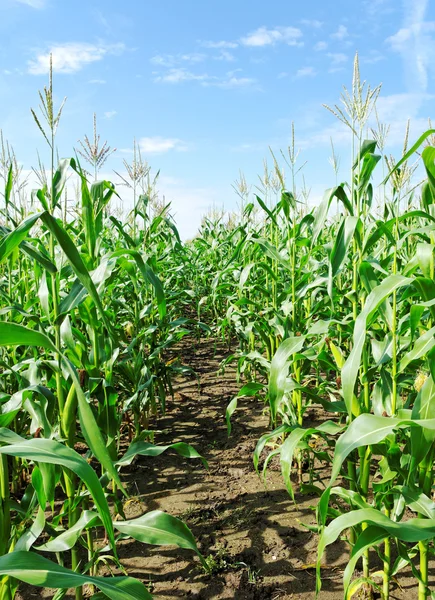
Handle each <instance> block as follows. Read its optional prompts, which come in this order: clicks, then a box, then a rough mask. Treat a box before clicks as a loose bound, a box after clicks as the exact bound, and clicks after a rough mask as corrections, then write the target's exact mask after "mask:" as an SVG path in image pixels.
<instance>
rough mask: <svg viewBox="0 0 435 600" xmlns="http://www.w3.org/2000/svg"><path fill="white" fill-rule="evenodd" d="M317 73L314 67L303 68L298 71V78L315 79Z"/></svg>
mask: <svg viewBox="0 0 435 600" xmlns="http://www.w3.org/2000/svg"><path fill="white" fill-rule="evenodd" d="M316 75H317V72H316V70H315V68H314V67H302V68H301V69H298V70H297V71H296V77H297V78H300V77H315V76H316Z"/></svg>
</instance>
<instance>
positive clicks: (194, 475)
mask: <svg viewBox="0 0 435 600" xmlns="http://www.w3.org/2000/svg"><path fill="white" fill-rule="evenodd" d="M227 355H228V351H227V349H226V348H225V347H224V346H222V345H219V344H217V345H215V344H214V343H213V342H212V341H202V342H200V343H196V342H194V343H193V345H192V346H190V347H186V346H185V347H184V349H183V353H182V359H183V361H184V363H185V364H187V365H189V366H191V367H192V368H193V369H194V370H195V371H196V373H197V374H198V376H199V387H198V382H197V381H196V380H194V379H190V380H187V379H186V380H183V381H180V382H178V383H177V385H176V388H175V389H176V395H175V402H174V403H173V404H172V403H171V404H170V405H169V407H168V411H167V415H166V417H165V418H163V419H161V420H159V429H165V430H166V431H167V435H165V436H159V438H158V443H164V442H171V441H185V442H188V443H190V444H192V445H193V446H194V447H195V448H196V449H197V450H198V451H199V452H200V453H201V454H202V455H203V456H204V457H205V458H206V459H207V460H208V463H209V470H208V472H207V471H206V470H205V469H203V468H202V467H201V465H200V464H198V463H197V462H196V461H188V460H184V459H182V458H180V457H178V456H176V455H172V454H171V455H170V454H166V455H162V456H161V457H160V458H159V459H156V460H155V461H145V460H142V461H141V462H140V463H139V464H138V465H137V468H136V471H135V472H134V473H131V474H130V477H129V479H128V481H129V484H130V490H131V493H134V488H136V490H137V491H136V493H137V494H138V501H139V502H140V505H139V506H137V507H136V508H134V509H132V512H131V515H129V516H137V515H139V514H142V513H143V512H145V511H148V510H153V509H157V508H158V509H160V510H164V511H167V512H169V513H171V514H173V515H176V516H179V517H181V518H183V519H184V520H185V522H186V523H187V524H188V525H189V527H190V528H191V530H192V531H193V534H194V535H195V537H196V539H197V540H198V543H199V548H200V550H201V552H202V553H203V554H204V556H209V555H212V556H214V557H215V562H216V565H215V572H214V573H213V574H212V575H207V574H205V573H204V572H203V571H202V570H201V568H200V566H199V561H198V560H197V559H196V558H194V557H193V556H192V553H191V552H188V551H185V550H173V549H171V550H165V549H164V548H163V549H162V548H152V547H149V546H144V545H138V544H136V543H131V542H130V543H128V544H126V546H125V548H123V549H121V556H122V557H123V564H124V565H125V566H126V567H127V570H128V571H129V573H130V574H131V575H134V576H137V577H139V578H141V579H142V580H145V581H149V582H150V583H151V586H152V591H153V594H155V596H156V598H158V599H159V600H171V599H173V598H190V599H195V600H209V599H210V600H211V599H215V600H224V599H227V598H228V599H229V598H235V599H240V600H263V599H264V600H266V599H270V600H284V599H287V598H288V599H290V598H292V599H296V598H300V599H305V600H308V599H312V598H314V597H315V591H314V590H315V571H314V569H313V568H312V566H313V564H314V563H315V561H316V558H317V543H318V538H317V536H316V534H313V533H311V532H310V531H309V530H308V529H307V528H306V527H304V526H303V523H305V524H314V523H315V513H314V510H313V507H314V506H315V504H316V502H317V499H316V498H315V497H307V496H298V495H296V504H294V503H293V502H292V501H291V500H290V497H289V495H288V492H287V490H286V489H285V487H284V484H283V480H282V476H281V473H280V471H279V465H278V464H273V463H272V468H271V469H269V470H268V475H267V482H266V484H267V487H265V485H264V482H263V480H262V479H260V478H259V477H258V475H257V473H256V472H255V469H254V467H253V462H252V454H253V451H254V448H255V445H256V443H257V440H258V439H259V437H260V436H261V435H262V434H263V433H265V432H267V431H268V418H267V416H266V415H265V414H264V411H263V408H264V407H263V405H262V403H261V402H259V401H256V400H249V399H245V400H241V401H240V402H239V408H238V410H237V411H236V412H235V413H234V415H233V419H232V422H233V429H232V434H231V437H230V438H228V436H227V431H226V423H225V418H224V415H225V409H226V406H227V404H228V402H229V401H230V400H231V398H232V397H233V396H234V395H235V394H236V393H237V392H238V390H239V389H240V385H239V384H237V382H236V374H235V371H234V369H231V368H227V369H226V372H225V375H223V376H222V375H218V370H219V366H220V363H221V361H222V360H223V359H224V358H225V357H226V356H227ZM309 418H310V415H308V419H309ZM323 476H327V473H324V474H323ZM347 556H348V555H347V547H346V544H345V543H344V542H337V543H336V544H334V545H333V546H331V547H329V549H328V551H327V553H326V554H325V557H324V561H323V562H324V565H325V568H324V569H323V587H322V594H321V599H322V600H339V599H340V600H341V599H342V597H343V591H342V590H343V587H342V575H343V569H344V567H345V566H346V564H347ZM400 584H401V589H400V588H397V590H396V591H395V593H393V594H392V600H393V599H394V600H395V599H399V598H400V599H401V598H405V597H406V596H408V598H409V593H410V589H411V596H412V597H416V596H417V592H416V588H415V584H414V582H413V580H412V579H411V578H408V577H407V576H406V575H405V576H402V577H401V581H400Z"/></svg>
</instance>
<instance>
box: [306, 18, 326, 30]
mask: <svg viewBox="0 0 435 600" xmlns="http://www.w3.org/2000/svg"><path fill="white" fill-rule="evenodd" d="M301 23H302V25H305V26H306V27H312V28H313V29H320V28H321V27H322V25H323V22H322V21H318V20H317V19H302V20H301Z"/></svg>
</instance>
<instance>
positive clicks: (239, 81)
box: [203, 69, 258, 89]
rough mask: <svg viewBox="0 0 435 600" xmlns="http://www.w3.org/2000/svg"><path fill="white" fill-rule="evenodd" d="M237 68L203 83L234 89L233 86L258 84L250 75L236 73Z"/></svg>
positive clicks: (240, 86) (241, 86) (242, 86)
mask: <svg viewBox="0 0 435 600" xmlns="http://www.w3.org/2000/svg"><path fill="white" fill-rule="evenodd" d="M238 71H240V69H237V70H236V71H229V72H228V73H227V74H226V76H225V77H223V78H221V79H217V80H215V81H210V82H205V83H203V85H206V86H207V85H212V86H215V87H220V88H226V89H234V88H246V87H249V88H250V87H253V86H258V82H257V80H256V79H254V78H252V77H241V76H240V75H238V74H237V73H238Z"/></svg>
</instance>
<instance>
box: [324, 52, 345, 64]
mask: <svg viewBox="0 0 435 600" xmlns="http://www.w3.org/2000/svg"><path fill="white" fill-rule="evenodd" d="M327 56H328V58H330V59H331V65H332V66H333V67H337V66H339V65H342V64H343V63H345V62H347V56H346V54H343V53H342V52H328V54H327Z"/></svg>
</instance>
